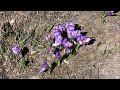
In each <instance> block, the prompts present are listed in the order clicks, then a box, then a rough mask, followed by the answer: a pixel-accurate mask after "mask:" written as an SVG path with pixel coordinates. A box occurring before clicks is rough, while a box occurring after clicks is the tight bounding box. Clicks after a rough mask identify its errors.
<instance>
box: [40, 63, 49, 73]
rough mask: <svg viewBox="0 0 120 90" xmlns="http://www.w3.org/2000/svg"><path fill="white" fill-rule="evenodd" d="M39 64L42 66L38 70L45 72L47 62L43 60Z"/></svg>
mask: <svg viewBox="0 0 120 90" xmlns="http://www.w3.org/2000/svg"><path fill="white" fill-rule="evenodd" d="M41 65H42V67H43V68H42V69H41V70H40V72H45V71H46V70H47V69H48V64H47V62H45V61H43V62H42V63H41Z"/></svg>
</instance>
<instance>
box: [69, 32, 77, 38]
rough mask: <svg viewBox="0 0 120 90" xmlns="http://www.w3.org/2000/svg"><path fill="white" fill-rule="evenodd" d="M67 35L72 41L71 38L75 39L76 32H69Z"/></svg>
mask: <svg viewBox="0 0 120 90" xmlns="http://www.w3.org/2000/svg"><path fill="white" fill-rule="evenodd" d="M67 35H68V38H69V39H72V38H75V37H76V32H75V31H69V32H68V34H67Z"/></svg>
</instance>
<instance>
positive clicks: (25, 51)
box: [21, 47, 29, 57]
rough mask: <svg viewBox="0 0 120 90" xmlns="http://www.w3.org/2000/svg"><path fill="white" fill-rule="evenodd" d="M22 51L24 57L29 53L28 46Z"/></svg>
mask: <svg viewBox="0 0 120 90" xmlns="http://www.w3.org/2000/svg"><path fill="white" fill-rule="evenodd" d="M21 53H22V57H24V56H25V54H27V53H29V49H28V47H24V48H23V49H22V50H21Z"/></svg>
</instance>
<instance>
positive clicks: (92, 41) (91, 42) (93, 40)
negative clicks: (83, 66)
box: [88, 39, 96, 45]
mask: <svg viewBox="0 0 120 90" xmlns="http://www.w3.org/2000/svg"><path fill="white" fill-rule="evenodd" d="M95 41H96V40H95V39H92V40H91V41H90V42H89V43H88V45H91V44H93V43H94V42H95Z"/></svg>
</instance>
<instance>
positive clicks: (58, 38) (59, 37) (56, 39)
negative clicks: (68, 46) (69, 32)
mask: <svg viewBox="0 0 120 90" xmlns="http://www.w3.org/2000/svg"><path fill="white" fill-rule="evenodd" d="M58 40H61V41H62V40H63V38H62V36H61V35H59V36H56V37H55V41H58Z"/></svg>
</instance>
